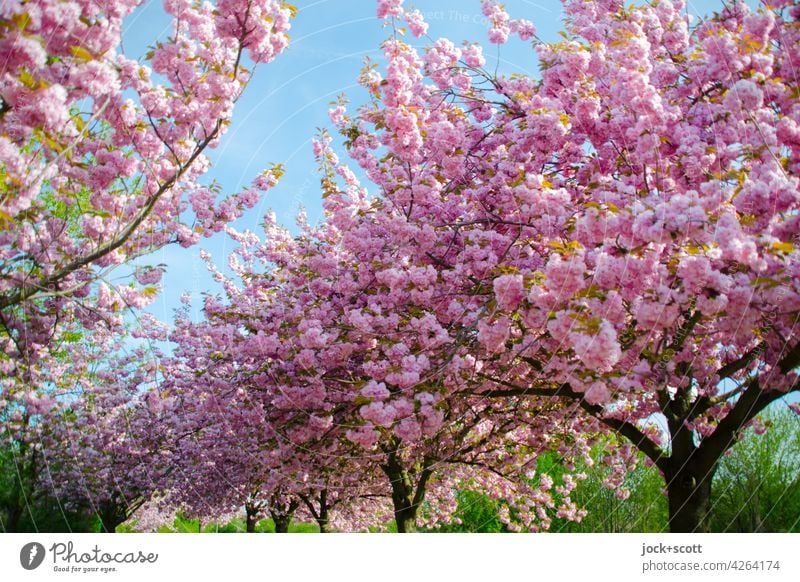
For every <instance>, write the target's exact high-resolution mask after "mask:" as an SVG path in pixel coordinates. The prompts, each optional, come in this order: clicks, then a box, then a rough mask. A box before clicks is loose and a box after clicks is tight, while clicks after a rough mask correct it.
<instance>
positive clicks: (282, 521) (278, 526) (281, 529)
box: [272, 515, 327, 539]
mask: <svg viewBox="0 0 800 582" xmlns="http://www.w3.org/2000/svg"><path fill="white" fill-rule="evenodd" d="M272 520H273V521H274V522H275V533H289V524H290V523H291V522H292V518H291V517H289V516H288V515H280V516H275V515H273V516H272ZM326 539H327V538H326Z"/></svg>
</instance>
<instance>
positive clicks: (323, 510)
mask: <svg viewBox="0 0 800 582" xmlns="http://www.w3.org/2000/svg"><path fill="white" fill-rule="evenodd" d="M316 519H317V525H318V526H319V533H328V531H329V530H328V521H329V520H328V508H327V507H326V506H325V505H323V506H322V507H320V510H319V517H317V518H316Z"/></svg>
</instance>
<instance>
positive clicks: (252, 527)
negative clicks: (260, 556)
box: [245, 511, 256, 533]
mask: <svg viewBox="0 0 800 582" xmlns="http://www.w3.org/2000/svg"><path fill="white" fill-rule="evenodd" d="M245 531H246V532H247V533H253V532H254V531H256V516H255V514H253V513H250V512H249V511H248V512H247V518H246V525H245Z"/></svg>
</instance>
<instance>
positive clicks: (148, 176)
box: [0, 0, 294, 383]
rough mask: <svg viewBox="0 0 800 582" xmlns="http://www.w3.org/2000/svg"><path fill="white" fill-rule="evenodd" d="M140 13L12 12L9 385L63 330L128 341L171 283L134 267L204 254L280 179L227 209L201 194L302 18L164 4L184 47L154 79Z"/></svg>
mask: <svg viewBox="0 0 800 582" xmlns="http://www.w3.org/2000/svg"><path fill="white" fill-rule="evenodd" d="M138 4H139V2H138V1H136V0H131V1H127V2H94V1H92V2H89V1H85V0H75V1H70V2H52V1H48V0H40V1H36V2H25V3H18V2H5V3H3V6H2V8H0V29H2V31H3V32H2V40H0V55H2V60H3V70H2V75H0V135H2V137H0V176H1V177H2V181H1V182H0V188H1V190H0V326H1V327H0V329H2V336H0V341H2V343H3V356H2V359H1V360H0V366H2V369H3V370H2V371H3V373H4V375H8V376H12V375H13V376H16V377H18V378H23V377H25V378H26V379H25V381H26V382H29V383H37V382H38V381H39V379H37V378H33V377H29V376H28V375H30V374H35V369H31V368H32V367H33V366H34V364H35V362H36V361H37V360H38V359H39V358H40V357H41V356H42V352H44V351H46V350H47V348H48V346H49V345H50V344H51V343H52V342H54V341H58V340H57V338H56V336H57V334H58V331H59V325H60V323H62V322H64V321H67V320H70V319H78V320H80V321H81V323H82V324H83V325H84V326H85V327H86V328H87V329H92V328H94V327H96V326H97V325H99V324H101V323H104V324H108V325H118V324H119V323H120V321H121V316H120V311H121V308H122V307H125V306H130V307H141V306H142V305H144V304H146V303H147V302H148V300H149V298H151V297H152V295H153V294H154V292H155V287H153V285H154V284H155V283H157V282H158V280H159V278H160V274H161V270H160V268H158V267H147V266H140V267H137V268H136V269H135V273H134V275H133V279H134V281H133V282H134V284H133V285H132V286H129V285H128V284H126V283H123V284H117V285H112V284H109V283H107V276H108V274H109V272H110V270H112V269H113V268H115V267H117V266H119V265H120V264H124V263H129V262H130V261H131V260H133V259H136V258H139V257H142V256H144V255H147V254H148V253H150V252H152V251H153V250H155V249H158V248H160V247H162V246H164V245H166V244H171V243H178V244H181V245H182V246H190V245H192V244H194V243H196V242H197V241H198V239H199V237H200V236H202V235H205V236H208V235H210V234H212V233H214V232H218V231H219V230H221V229H222V227H223V226H224V224H226V223H227V222H229V221H230V220H233V219H235V218H237V217H238V216H239V215H240V214H241V213H242V211H243V210H244V209H246V208H251V207H252V206H253V205H254V204H255V202H256V201H257V199H258V191H259V190H264V189H266V188H269V187H270V186H272V185H273V184H274V183H275V180H276V178H277V176H278V175H279V174H280V170H279V169H273V170H270V171H267V172H265V173H264V174H262V175H261V176H259V177H257V178H256V180H255V181H254V184H253V187H252V188H248V189H246V190H245V191H243V192H241V193H239V194H236V195H233V196H230V197H228V198H226V199H225V200H224V201H222V202H220V203H219V204H215V197H216V193H217V192H216V190H217V188H216V186H213V185H212V186H204V185H202V184H201V183H200V182H199V178H200V177H201V176H202V175H203V174H205V173H206V172H207V170H208V168H209V162H208V159H207V158H206V157H205V154H204V152H205V151H206V150H207V149H208V148H211V147H214V146H216V145H217V144H218V143H219V140H220V138H221V137H222V135H223V134H224V133H225V130H226V128H227V127H228V125H229V124H230V120H231V115H232V112H233V107H234V105H235V103H236V101H237V100H238V98H239V96H240V95H241V94H242V91H243V90H244V88H245V87H246V85H247V83H248V81H249V79H250V78H251V76H252V74H253V66H254V65H256V64H258V63H266V62H269V61H271V60H272V59H273V58H275V57H276V56H277V55H278V54H280V52H281V51H282V50H283V49H284V48H285V47H286V45H287V42H288V37H287V31H288V29H289V19H290V16H291V14H292V12H293V10H294V9H293V8H292V7H291V6H289V5H288V4H282V3H280V2H276V1H272V0H223V1H221V2H218V3H216V5H212V4H211V3H194V2H189V1H184V0H174V1H173V0H170V1H168V2H165V5H164V9H165V10H166V12H167V13H169V14H170V15H171V16H172V17H173V27H172V32H171V34H170V36H169V37H168V38H167V39H166V40H164V41H161V42H157V43H156V44H155V46H154V47H153V48H152V50H151V51H150V53H148V55H147V59H146V61H147V62H146V63H145V62H140V61H137V60H133V59H132V58H130V57H128V56H126V55H125V54H124V53H123V52H122V51H121V39H122V37H121V35H122V23H123V19H124V18H125V17H126V16H128V15H129V14H131V13H132V11H133V10H134V9H135V8H136V7H137V5H138Z"/></svg>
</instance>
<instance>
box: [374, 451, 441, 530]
mask: <svg viewBox="0 0 800 582" xmlns="http://www.w3.org/2000/svg"><path fill="white" fill-rule="evenodd" d="M381 469H382V470H383V472H384V474H385V475H386V476H387V477H388V478H389V483H390V485H391V488H392V505H393V506H394V521H395V524H396V525H397V533H413V532H415V531H416V529H417V511H418V510H419V507H420V505H422V502H423V500H424V499H425V492H426V487H427V484H428V479H430V477H431V475H432V474H433V470H432V469H431V468H430V467H428V466H427V463H424V464H423V467H422V469H421V471H419V477H418V479H417V482H416V483H414V479H413V478H414V477H415V476H416V475H414V474H412V472H410V471H409V470H408V469H406V468H405V467H403V465H402V463H401V462H400V460H399V459H398V457H397V448H396V446H395V448H392V449H391V450H390V451H389V452H388V454H387V458H386V463H385V464H383V465H381Z"/></svg>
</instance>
